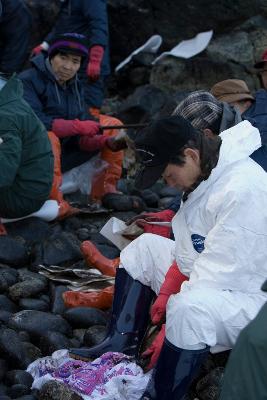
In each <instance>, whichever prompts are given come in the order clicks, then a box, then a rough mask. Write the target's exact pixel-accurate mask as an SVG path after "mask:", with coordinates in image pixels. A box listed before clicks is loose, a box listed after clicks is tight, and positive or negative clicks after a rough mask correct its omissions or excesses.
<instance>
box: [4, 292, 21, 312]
mask: <svg viewBox="0 0 267 400" xmlns="http://www.w3.org/2000/svg"><path fill="white" fill-rule="evenodd" d="M0 310H5V311H9V312H11V313H15V312H16V311H18V307H17V306H16V304H15V303H13V301H11V300H10V299H9V298H8V297H6V296H5V295H3V294H0Z"/></svg>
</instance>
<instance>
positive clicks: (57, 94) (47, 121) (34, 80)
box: [19, 54, 92, 130]
mask: <svg viewBox="0 0 267 400" xmlns="http://www.w3.org/2000/svg"><path fill="white" fill-rule="evenodd" d="M31 61H32V66H33V67H32V68H30V69H27V70H25V71H23V72H22V73H20V74H19V78H20V79H21V80H22V82H23V86H24V99H25V100H26V101H27V102H28V103H29V104H30V106H31V107H32V109H33V110H34V112H35V113H36V115H37V116H38V117H39V119H40V120H41V121H42V122H43V124H44V125H45V127H46V128H47V130H51V128H52V123H53V120H54V119H57V118H63V119H68V120H70V119H76V118H77V119H80V120H82V121H84V120H88V119H92V117H91V116H90V115H89V114H88V112H87V111H86V110H87V107H86V105H85V103H84V96H83V90H82V86H81V84H80V82H79V80H78V78H77V76H76V77H75V78H73V79H72V80H71V81H70V82H68V84H67V85H66V87H62V86H61V85H59V84H58V82H57V80H56V78H55V76H54V75H53V74H52V73H51V72H50V71H49V69H48V67H47V65H46V61H45V57H44V55H43V54H40V55H38V56H36V57H34V58H33V59H32V60H31Z"/></svg>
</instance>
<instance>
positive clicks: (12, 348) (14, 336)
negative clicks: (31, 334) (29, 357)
mask: <svg viewBox="0 0 267 400" xmlns="http://www.w3.org/2000/svg"><path fill="white" fill-rule="evenodd" d="M0 350H1V351H2V352H3V354H4V356H5V358H7V360H8V361H9V362H10V363H11V364H12V365H14V366H15V367H19V368H26V367H27V365H26V362H25V356H26V354H25V350H24V347H23V343H22V341H21V339H20V337H19V335H18V333H17V332H15V331H14V330H13V329H9V328H5V327H0Z"/></svg>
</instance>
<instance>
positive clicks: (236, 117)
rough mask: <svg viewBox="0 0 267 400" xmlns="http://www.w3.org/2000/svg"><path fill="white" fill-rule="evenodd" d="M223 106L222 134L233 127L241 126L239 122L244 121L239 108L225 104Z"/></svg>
mask: <svg viewBox="0 0 267 400" xmlns="http://www.w3.org/2000/svg"><path fill="white" fill-rule="evenodd" d="M222 104H223V113H222V119H221V124H220V133H221V132H223V131H225V130H226V129H229V128H231V127H232V126H235V125H237V124H239V122H241V121H242V117H241V114H240V111H239V110H238V109H237V108H235V107H233V106H231V105H230V104H227V103H224V102H223V103H222Z"/></svg>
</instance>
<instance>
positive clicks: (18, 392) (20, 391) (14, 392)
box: [7, 383, 30, 399]
mask: <svg viewBox="0 0 267 400" xmlns="http://www.w3.org/2000/svg"><path fill="white" fill-rule="evenodd" d="M29 392H30V389H29V388H28V387H27V386H25V385H22V384H20V383H17V384H15V385H13V386H11V387H10V388H9V389H8V391H7V393H8V395H9V396H10V397H11V399H16V398H17V397H21V396H24V395H26V394H28V393H29Z"/></svg>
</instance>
